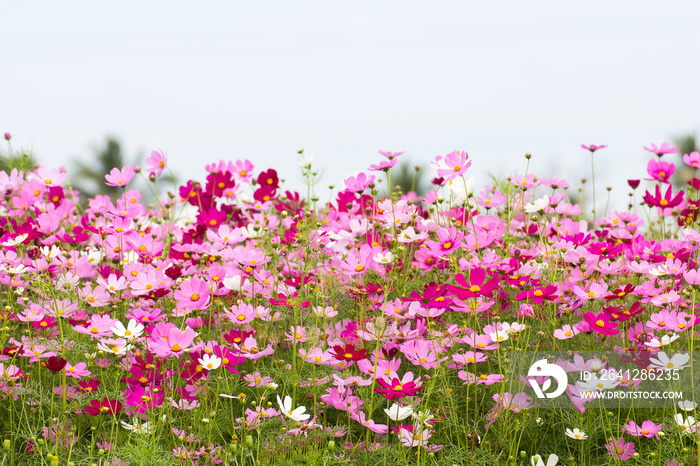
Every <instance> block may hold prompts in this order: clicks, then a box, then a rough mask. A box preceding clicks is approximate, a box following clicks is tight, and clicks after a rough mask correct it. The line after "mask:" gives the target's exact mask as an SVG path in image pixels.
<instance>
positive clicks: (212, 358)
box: [199, 354, 221, 371]
mask: <svg viewBox="0 0 700 466" xmlns="http://www.w3.org/2000/svg"><path fill="white" fill-rule="evenodd" d="M199 363H200V364H201V365H202V367H203V368H205V369H206V370H208V371H213V370H214V369H218V368H219V367H220V366H221V358H220V357H218V356H216V355H214V354H205V355H204V357H203V358H199Z"/></svg>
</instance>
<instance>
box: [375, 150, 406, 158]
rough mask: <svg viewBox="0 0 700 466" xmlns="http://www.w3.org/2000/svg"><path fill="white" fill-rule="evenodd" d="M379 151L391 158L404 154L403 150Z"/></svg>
mask: <svg viewBox="0 0 700 466" xmlns="http://www.w3.org/2000/svg"><path fill="white" fill-rule="evenodd" d="M379 153H380V154H381V155H383V156H384V157H386V158H387V159H389V160H391V159H395V158H396V157H400V156H402V155H403V152H389V151H382V150H380V151H379Z"/></svg>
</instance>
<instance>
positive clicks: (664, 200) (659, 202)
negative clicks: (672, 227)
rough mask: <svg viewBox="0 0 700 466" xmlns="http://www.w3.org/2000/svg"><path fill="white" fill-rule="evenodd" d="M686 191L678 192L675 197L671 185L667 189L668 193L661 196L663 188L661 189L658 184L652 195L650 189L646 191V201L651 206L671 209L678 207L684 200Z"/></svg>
mask: <svg viewBox="0 0 700 466" xmlns="http://www.w3.org/2000/svg"><path fill="white" fill-rule="evenodd" d="M684 193H685V192H684V191H680V192H679V193H678V194H676V196H675V197H673V186H669V187H668V189H667V190H666V194H664V196H663V197H661V189H659V185H658V184H657V185H656V190H655V192H654V195H653V196H652V195H651V193H650V192H649V191H647V192H645V193H644V198H643V199H644V202H646V203H647V205H649V206H651V207H660V208H662V209H669V208H673V207H676V206H678V205H680V203H681V202H683V194H684Z"/></svg>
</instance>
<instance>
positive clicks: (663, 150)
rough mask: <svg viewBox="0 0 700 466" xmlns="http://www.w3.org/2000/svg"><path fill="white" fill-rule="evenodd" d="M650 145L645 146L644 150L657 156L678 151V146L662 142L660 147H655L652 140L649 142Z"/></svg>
mask: <svg viewBox="0 0 700 466" xmlns="http://www.w3.org/2000/svg"><path fill="white" fill-rule="evenodd" d="M650 145H651V147H645V148H644V150H645V151H648V152H652V153H654V154H656V155H657V156H658V157H661V156H662V155H664V154H677V153H678V148H677V147H676V146H671V144H669V143H667V142H664V143H663V144H661V147H656V144H654V143H653V142H652V143H651V144H650Z"/></svg>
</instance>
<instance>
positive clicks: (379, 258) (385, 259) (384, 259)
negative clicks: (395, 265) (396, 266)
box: [372, 252, 394, 264]
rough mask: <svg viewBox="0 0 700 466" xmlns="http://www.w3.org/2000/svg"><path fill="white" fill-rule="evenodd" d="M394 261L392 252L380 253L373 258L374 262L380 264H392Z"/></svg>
mask: <svg viewBox="0 0 700 466" xmlns="http://www.w3.org/2000/svg"><path fill="white" fill-rule="evenodd" d="M393 259H394V258H393V256H392V255H391V253H390V252H380V253H377V254H376V255H375V256H374V257H373V258H372V260H373V261H374V262H377V263H379V264H391V261H392V260H393Z"/></svg>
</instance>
